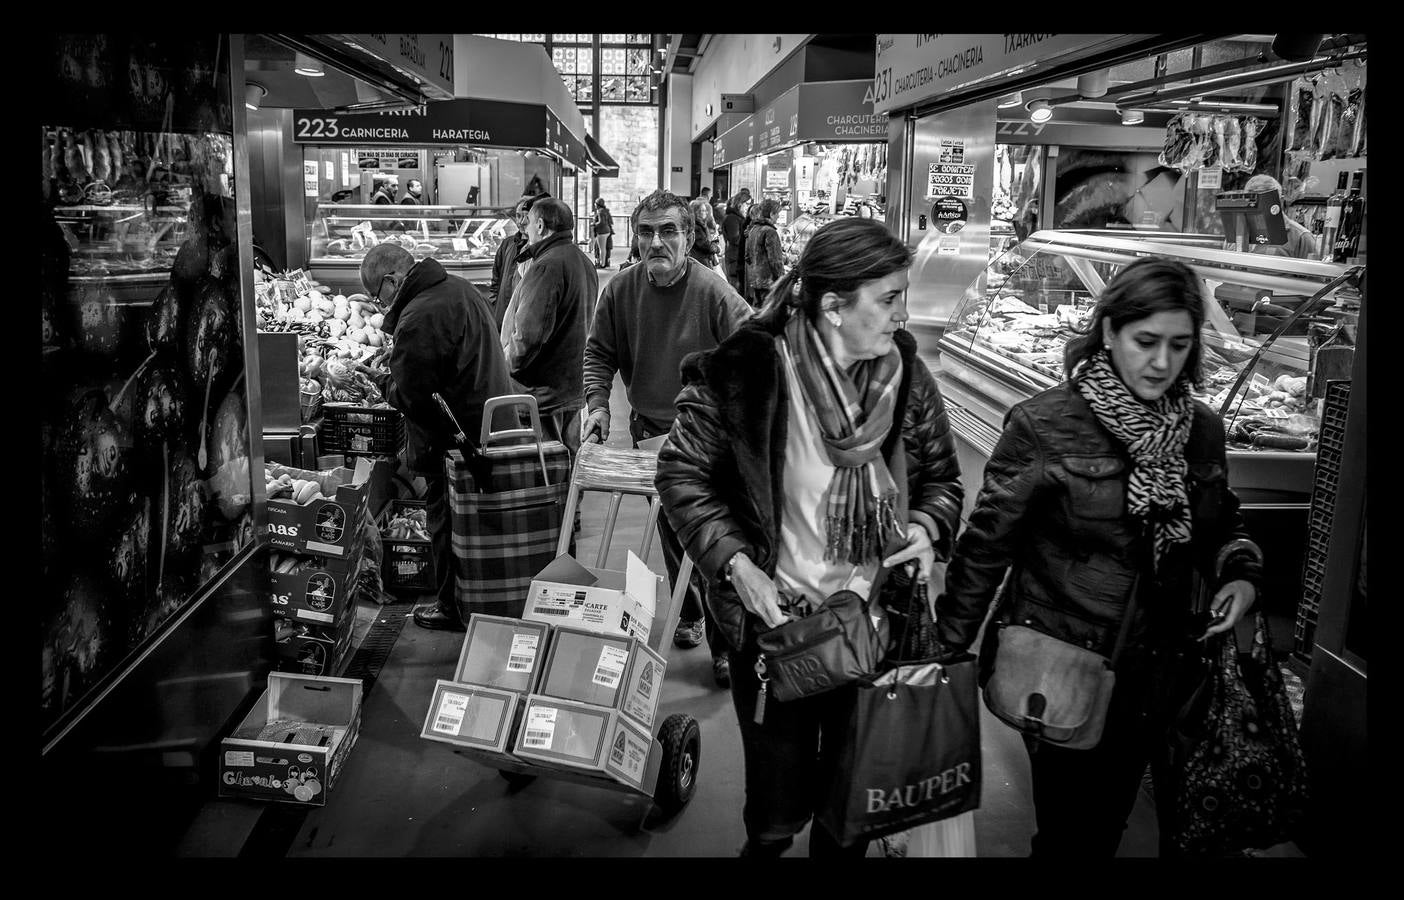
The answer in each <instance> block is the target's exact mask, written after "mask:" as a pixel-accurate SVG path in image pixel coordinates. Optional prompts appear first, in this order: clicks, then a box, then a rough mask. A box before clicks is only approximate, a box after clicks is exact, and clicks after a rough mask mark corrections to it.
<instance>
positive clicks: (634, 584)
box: [522, 550, 663, 641]
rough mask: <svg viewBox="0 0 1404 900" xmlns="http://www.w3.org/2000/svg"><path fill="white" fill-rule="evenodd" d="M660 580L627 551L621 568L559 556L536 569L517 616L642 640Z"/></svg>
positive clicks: (644, 639)
mask: <svg viewBox="0 0 1404 900" xmlns="http://www.w3.org/2000/svg"><path fill="white" fill-rule="evenodd" d="M662 585H663V578H662V576H660V575H657V574H655V573H654V572H653V571H651V570H650V569H649V568H648V566H647V565H646V564H645V563H644V561H643V560H641V559H639V558H638V556H637V555H635V554H634V552H633V551H632V550H631V551H629V556H628V561H627V563H626V569H625V571H624V572H616V571H611V570H608V569H593V568H589V567H587V566H584V565H581V564H580V562H578V561H577V560H576V559H575V558H574V557H572V556H570V555H569V554H562V555H560V556H558V557H556V558H555V559H554V560H552V561H551V563H550V564H549V565H547V566H546V568H544V569H542V570H541V571H540V572H538V573H537V575H536V578H534V579H533V580H532V582H531V588H530V590H529V591H528V593H527V600H526V610H525V612H524V613H523V614H522V618H524V619H529V620H532V621H537V622H549V623H551V624H552V625H565V626H568V627H571V628H583V629H585V630H587V631H593V632H596V633H598V634H622V635H628V636H632V637H637V638H638V639H639V640H641V641H647V640H648V635H649V631H650V630H651V629H652V627H653V617H654V614H655V610H656V609H657V608H658V595H659V592H660V591H661V590H662Z"/></svg>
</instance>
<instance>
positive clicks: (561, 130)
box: [543, 107, 590, 169]
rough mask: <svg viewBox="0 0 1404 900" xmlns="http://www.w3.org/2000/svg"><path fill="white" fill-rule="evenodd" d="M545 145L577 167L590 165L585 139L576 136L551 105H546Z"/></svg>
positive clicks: (581, 167) (582, 167)
mask: <svg viewBox="0 0 1404 900" xmlns="http://www.w3.org/2000/svg"><path fill="white" fill-rule="evenodd" d="M543 146H544V147H545V148H546V149H547V150H550V151H551V152H552V153H554V154H556V155H557V156H559V157H560V158H561V159H563V160H565V161H566V162H567V163H569V164H570V165H572V166H575V167H576V168H577V169H584V168H586V167H588V166H589V165H590V157H589V155H588V154H587V153H586V152H585V141H584V140H582V139H581V138H578V137H576V136H575V135H574V134H573V133H572V132H571V130H570V129H569V128H567V127H566V125H565V123H564V122H562V121H561V120H560V117H559V116H557V115H556V114H555V113H554V112H552V111H551V108H550V107H546V143H545V144H544V145H543Z"/></svg>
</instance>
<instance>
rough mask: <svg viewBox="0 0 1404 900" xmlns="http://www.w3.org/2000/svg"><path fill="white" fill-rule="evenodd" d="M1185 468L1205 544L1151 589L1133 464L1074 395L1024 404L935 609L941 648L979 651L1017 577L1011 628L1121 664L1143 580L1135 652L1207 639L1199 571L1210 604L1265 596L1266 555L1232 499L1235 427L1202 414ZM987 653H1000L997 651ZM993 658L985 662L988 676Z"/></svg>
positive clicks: (989, 468)
mask: <svg viewBox="0 0 1404 900" xmlns="http://www.w3.org/2000/svg"><path fill="white" fill-rule="evenodd" d="M1185 457H1186V461H1187V462H1188V464H1189V473H1188V476H1187V482H1188V483H1187V489H1188V494H1189V503H1190V509H1191V514H1192V516H1193V524H1192V535H1193V537H1192V540H1191V542H1190V543H1189V544H1187V545H1177V546H1175V547H1173V548H1172V549H1171V550H1170V551H1168V555H1167V558H1166V559H1165V560H1163V561H1162V562H1161V564H1160V566H1159V576H1158V577H1156V576H1152V574H1151V565H1150V544H1151V542H1150V538H1149V537H1148V536H1147V535H1146V534H1145V532H1144V529H1143V527H1142V523H1141V520H1140V519H1139V518H1138V517H1134V516H1130V515H1127V513H1126V481H1127V478H1128V477H1129V476H1130V469H1131V460H1130V457H1129V456H1127V454H1126V452H1125V449H1124V447H1123V445H1122V444H1121V442H1120V441H1118V440H1117V439H1116V438H1115V437H1113V436H1112V435H1111V433H1110V432H1108V431H1107V430H1106V429H1105V428H1104V427H1103V426H1102V424H1101V423H1100V422H1099V421H1097V416H1096V414H1095V413H1094V412H1093V411H1092V407H1091V406H1089V405H1088V403H1087V401H1086V400H1084V399H1083V398H1082V395H1081V394H1079V393H1078V392H1077V390H1076V389H1075V388H1072V387H1071V386H1070V385H1069V384H1067V383H1064V384H1062V385H1060V386H1058V387H1055V388H1052V389H1050V390H1047V391H1044V392H1043V393H1041V394H1039V395H1037V396H1035V397H1033V398H1031V399H1029V400H1026V401H1024V402H1022V403H1019V404H1017V405H1016V406H1015V407H1014V408H1013V409H1011V410H1010V412H1009V415H1008V416H1007V417H1006V419H1005V427H1004V433H1003V435H1001V437H1000V439H999V442H998V444H997V445H996V446H995V450H994V453H993V454H992V455H991V457H990V460H989V462H988V463H987V464H986V466H985V479H984V485H983V487H982V488H981V490H980V495H979V498H978V499H977V500H976V503H975V509H974V510H973V511H972V512H971V514H970V519H969V521H968V523H967V526H966V529H965V531H964V532H963V533H962V534H961V537H960V541H959V543H958V544H957V545H956V550H955V554H954V557H953V559H952V562H951V565H950V568H949V570H948V571H947V573H946V591H945V593H944V594H943V595H942V596H941V597H940V598H939V599H938V600H937V603H936V624H937V636H938V638H939V640H940V641H941V642H942V643H943V644H945V645H946V646H947V648H948V649H950V650H963V649H965V648H967V647H968V646H969V645H970V643H971V642H972V641H974V639H975V633H976V632H977V631H978V630H979V628H980V624H981V623H982V622H983V621H984V618H985V612H986V610H987V609H988V608H989V604H990V601H991V600H993V599H994V596H995V592H996V591H997V590H998V589H999V587H1000V583H1001V582H1002V581H1003V580H1004V576H1005V571H1006V570H1009V580H1008V583H1007V584H1006V585H1005V588H1004V592H1003V594H1002V595H1001V598H1000V605H999V611H998V612H997V613H996V621H998V622H1001V623H1009V622H1013V623H1015V624H1021V625H1027V626H1029V627H1031V628H1034V629H1036V630H1038V631H1041V632H1044V633H1045V634H1051V635H1053V636H1054V637H1057V638H1060V639H1062V640H1065V641H1068V642H1069V643H1072V644H1076V645H1078V646H1081V647H1086V648H1088V649H1089V650H1093V651H1095V652H1097V653H1101V654H1103V655H1104V656H1109V655H1110V654H1111V651H1112V647H1113V646H1114V645H1115V643H1116V637H1117V632H1118V630H1119V627H1120V624H1121V619H1122V614H1123V612H1124V610H1125V608H1126V603H1127V601H1128V600H1129V598H1130V594H1131V590H1132V586H1133V585H1134V584H1135V583H1136V576H1137V573H1138V571H1139V572H1140V573H1141V587H1140V592H1139V597H1140V600H1139V601H1138V603H1137V606H1136V610H1135V613H1134V614H1133V622H1132V631H1131V636H1130V643H1131V645H1137V646H1144V645H1147V644H1148V643H1153V644H1156V645H1162V646H1163V645H1167V644H1171V645H1172V644H1174V643H1176V642H1178V640H1180V639H1181V638H1183V637H1186V636H1189V635H1191V634H1193V636H1194V637H1197V636H1198V634H1202V633H1203V622H1199V623H1195V622H1194V621H1193V615H1192V613H1193V611H1192V609H1191V584H1190V572H1191V570H1197V571H1198V572H1199V573H1200V575H1201V576H1202V577H1203V578H1204V580H1205V581H1206V582H1207V584H1208V586H1209V587H1210V589H1211V591H1213V590H1217V589H1218V588H1219V587H1221V586H1222V585H1223V584H1225V583H1227V582H1229V581H1233V580H1235V579H1245V580H1247V581H1249V582H1252V583H1253V584H1254V585H1255V586H1256V585H1257V584H1258V582H1259V581H1260V579H1261V575H1262V567H1261V564H1260V562H1259V561H1260V559H1261V553H1260V552H1259V551H1258V549H1257V547H1256V545H1254V544H1253V543H1252V542H1251V541H1249V540H1248V536H1247V533H1246V532H1245V531H1244V528H1243V516H1242V514H1241V513H1240V512H1239V509H1238V498H1237V497H1236V496H1235V495H1234V493H1233V491H1232V490H1231V489H1230V488H1229V485H1228V460H1227V456H1226V454H1225V450H1224V427H1223V422H1222V421H1221V420H1220V419H1219V417H1218V416H1216V415H1214V413H1213V411H1211V410H1210V409H1209V407H1207V406H1205V405H1204V404H1203V403H1199V402H1196V403H1195V404H1194V421H1193V423H1192V425H1191V426H1190V435H1189V441H1188V443H1187V444H1186V447H1185ZM1196 627H1197V628H1198V631H1197V632H1196ZM996 631H997V629H995V628H990V629H989V633H990V634H991V635H992V634H994V633H995V632H996ZM986 648H987V649H990V650H992V649H993V644H991V643H988V638H987V644H986ZM987 655H988V654H986V653H985V652H984V651H983V650H982V653H981V656H982V663H983V664H986V665H988V663H989V660H987V659H984V658H983V657H986V656H987Z"/></svg>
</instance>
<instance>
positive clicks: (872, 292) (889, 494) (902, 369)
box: [657, 218, 962, 856]
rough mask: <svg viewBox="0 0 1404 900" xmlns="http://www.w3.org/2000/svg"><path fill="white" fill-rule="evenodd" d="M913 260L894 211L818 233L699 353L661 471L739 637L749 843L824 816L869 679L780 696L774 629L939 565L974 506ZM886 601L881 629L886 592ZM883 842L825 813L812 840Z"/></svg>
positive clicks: (721, 614) (713, 605) (735, 692)
mask: <svg viewBox="0 0 1404 900" xmlns="http://www.w3.org/2000/svg"><path fill="white" fill-rule="evenodd" d="M911 259H912V258H911V253H910V251H909V250H908V249H907V247H906V245H905V244H903V243H902V241H900V240H898V239H897V238H895V237H894V236H893V235H892V233H891V232H889V231H888V230H887V229H886V228H885V227H883V225H882V224H880V223H878V222H874V221H872V220H870V219H867V220H865V219H852V218H845V219H838V220H836V221H834V222H832V223H830V224H828V225H825V226H824V227H823V228H820V229H819V230H818V231H816V232H815V233H814V235H813V237H812V238H811V239H810V241H809V243H808V244H807V245H806V246H805V249H804V253H803V254H802V255H801V257H800V260H799V262H798V264H797V265H796V266H795V267H794V269H793V270H792V271H791V272H789V273H787V274H786V275H785V276H784V277H783V278H781V279H780V281H778V282H777V283H776V284H775V286H774V287H773V288H772V289H771V291H770V295H769V298H768V299H767V301H766V305H765V306H764V307H763V308H762V310H761V311H760V313H759V314H757V315H756V316H754V317H752V318H751V319H750V320H748V321H747V322H746V323H745V324H743V325H742V326H741V327H740V328H738V329H737V330H736V331H735V332H734V333H733V334H732V335H731V337H729V338H727V339H726V340H725V341H723V342H722V343H721V345H719V346H718V347H717V348H716V349H715V350H710V351H707V352H705V353H700V354H693V355H692V356H689V357H687V358H686V359H684V360H683V366H682V377H683V389H682V392H681V393H680V394H679V395H678V402H677V407H678V416H677V419H676V420H675V421H674V422H673V428H672V431H671V432H670V434H669V437H668V442H667V443H666V444H664V445H663V449H662V451H660V453H659V458H658V476H657V485H658V489H659V495H660V498H661V501H662V504H663V509H664V512H665V513H666V514H667V516H668V521H669V522H670V523H671V524H672V526H673V528H674V529H675V530H676V531H677V533H678V536H679V538H680V539H681V540H682V542H683V545H684V546H685V547H686V548H687V552H688V554H689V555H690V556H691V557H692V558H693V560H695V561H696V563H697V568H698V570H699V571H700V572H702V573H703V575H704V576H706V577H707V578H708V579H709V580H710V581H711V583H712V588H711V589H710V590H709V591H708V592H707V606H708V615H710V616H711V617H712V618H713V620H714V621H715V622H716V623H717V627H718V629H719V630H720V631H721V632H722V633H723V634H724V635H725V636H726V639H727V642H728V643H729V645H730V647H731V648H732V652H731V654H730V665H731V694H732V703H733V705H734V707H735V709H736V717H737V720H738V723H739V724H740V728H741V744H742V750H743V755H744V759H745V767H746V770H745V783H746V805H745V809H744V810H743V814H742V818H743V820H744V823H745V827H746V838H747V840H746V845H745V848H744V849H743V851H742V853H743V855H747V856H779V855H781V854H782V853H784V852H785V850H786V849H787V848H788V847H789V846H790V844H791V843H792V841H793V838H794V835H795V834H796V833H798V832H800V831H801V830H803V829H804V827H805V825H806V824H807V823H808V822H809V820H810V818H811V816H812V815H813V812H814V809H815V805H816V801H817V799H818V798H821V797H823V796H824V795H825V792H826V790H827V787H828V785H826V784H825V783H823V779H822V776H821V775H820V774H819V773H820V772H821V771H822V767H821V765H820V756H819V754H820V743H821V741H822V742H825V743H827V745H828V746H829V747H830V749H832V747H833V745H834V744H835V741H834V739H833V737H832V735H833V731H832V730H831V729H834V728H843V727H846V726H847V724H848V718H847V714H846V707H845V702H846V699H845V696H844V692H845V691H851V690H852V689H851V688H840V689H838V690H835V691H831V692H829V693H826V694H820V695H817V696H813V697H808V698H803V699H799V700H791V701H788V702H783V703H782V702H779V701H775V700H771V701H770V702H769V704H766V702H765V701H764V699H763V695H762V692H761V677H762V675H763V673H764V668H763V664H761V663H760V662H759V651H758V648H757V645H756V638H757V636H758V635H759V634H761V633H763V632H765V631H767V630H769V629H771V628H774V627H775V626H777V625H780V624H782V623H783V622H785V621H787V620H789V619H790V618H794V617H799V616H804V615H807V614H808V613H810V612H812V611H813V610H814V609H815V608H816V607H818V606H819V605H820V604H822V603H823V602H824V601H825V600H826V599H828V598H829V597H830V596H832V595H833V594H835V593H837V592H838V591H840V590H844V589H847V590H852V591H854V592H855V593H857V594H859V595H860V596H863V597H870V596H871V595H872V594H873V588H874V585H875V584H876V583H877V581H878V577H879V571H880V570H881V569H883V568H884V567H887V568H891V567H896V566H902V565H907V564H911V563H915V570H916V577H917V578H918V579H919V580H921V581H926V580H927V579H928V578H929V577H931V574H932V570H933V568H934V567H935V565H936V563H937V562H938V561H944V560H945V559H946V556H947V554H948V553H949V549H950V546H951V542H952V541H953V539H954V537H955V532H956V528H957V526H958V525H959V522H960V506H961V497H962V491H961V486H960V470H959V467H958V465H957V463H956V458H955V445H954V443H953V442H952V438H951V434H950V430H949V427H948V423H947V420H946V412H945V407H944V405H943V404H942V401H941V394H940V392H939V391H938V390H937V388H936V382H935V380H934V379H933V378H932V376H931V372H930V371H929V370H928V369H927V367H926V365H925V364H924V363H923V362H922V361H921V360H920V359H919V358H918V357H917V354H916V341H915V340H914V339H913V338H912V336H911V335H909V334H908V333H907V332H906V331H905V330H903V328H902V325H903V323H905V322H906V319H907V308H906V299H905V294H904V291H905V289H906V287H907V269H908V268H909V267H910V266H911ZM883 596H885V594H883ZM869 614H870V615H871V616H872V617H873V620H874V625H875V626H876V627H877V628H878V629H879V633H880V634H881V633H882V632H883V630H884V626H885V611H884V609H883V603H882V602H881V600H880V599H879V600H877V601H875V602H872V603H870V604H869ZM866 849H867V845H866V842H863V843H861V844H859V845H856V846H853V847H850V848H841V847H840V846H839V845H838V843H837V842H836V841H835V840H834V838H833V837H832V836H830V835H829V834H827V833H826V832H825V831H824V829H823V827H822V826H820V825H818V824H817V823H816V824H815V825H814V826H813V827H812V828H811V829H810V833H809V852H810V855H812V856H843V855H854V856H861V855H863V854H864V853H865V852H866Z"/></svg>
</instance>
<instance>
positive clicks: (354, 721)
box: [219, 672, 362, 806]
mask: <svg viewBox="0 0 1404 900" xmlns="http://www.w3.org/2000/svg"><path fill="white" fill-rule="evenodd" d="M361 691H362V686H361V681H360V679H355V678H320V677H314V676H307V675H294V674H289V673H282V672H272V673H270V674H269V676H268V687H267V689H266V690H264V692H263V695H262V696H260V697H259V698H258V700H257V702H255V704H254V707H253V709H252V710H250V711H249V714H248V715H247V716H245V717H244V720H243V721H242V722H240V723H239V725H238V727H236V728H235V729H234V732H233V733H232V734H230V736H229V737H227V738H225V739H224V740H223V741H221V742H220V748H219V795H220V796H221V797H247V798H249V799H252V800H273V801H278V802H282V803H301V804H306V805H309V806H325V805H326V802H327V794H328V793H329V792H330V791H331V789H332V787H333V786H334V785H335V784H336V779H337V776H338V775H339V774H340V773H341V768H342V766H343V764H344V763H345V762H346V757H347V755H348V754H349V753H350V752H351V748H352V747H353V746H355V743H356V736H357V734H358V733H359V732H360V727H361Z"/></svg>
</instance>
